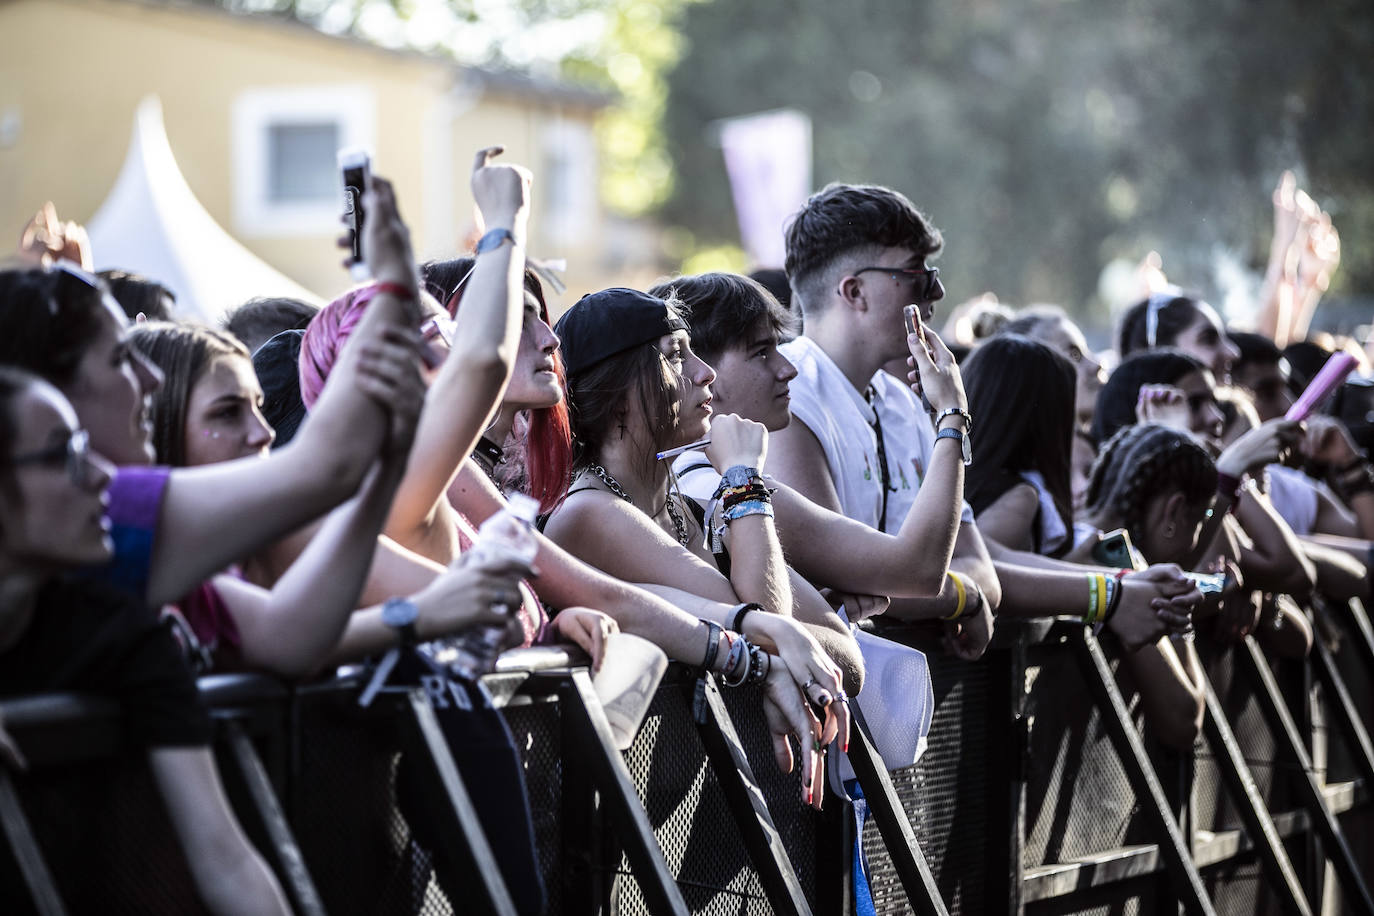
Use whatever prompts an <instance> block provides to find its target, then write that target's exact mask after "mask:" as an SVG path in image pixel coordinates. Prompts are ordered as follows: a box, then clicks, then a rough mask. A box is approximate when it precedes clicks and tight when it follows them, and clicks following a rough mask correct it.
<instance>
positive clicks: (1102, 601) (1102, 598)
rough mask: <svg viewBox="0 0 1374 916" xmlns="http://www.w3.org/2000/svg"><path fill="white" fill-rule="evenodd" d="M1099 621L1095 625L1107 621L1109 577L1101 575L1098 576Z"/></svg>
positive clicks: (1095, 621)
mask: <svg viewBox="0 0 1374 916" xmlns="http://www.w3.org/2000/svg"><path fill="white" fill-rule="evenodd" d="M1096 591H1097V619H1096V620H1094V621H1093V623H1101V622H1102V621H1103V620H1106V619H1107V577H1106V576H1104V575H1102V574H1101V573H1098V574H1097V589H1096Z"/></svg>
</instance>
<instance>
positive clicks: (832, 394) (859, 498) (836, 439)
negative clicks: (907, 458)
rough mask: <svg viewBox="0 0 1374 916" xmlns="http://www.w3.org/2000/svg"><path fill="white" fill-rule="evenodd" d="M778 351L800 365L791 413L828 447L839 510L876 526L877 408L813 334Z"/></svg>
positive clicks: (879, 502)
mask: <svg viewBox="0 0 1374 916" xmlns="http://www.w3.org/2000/svg"><path fill="white" fill-rule="evenodd" d="M778 350H779V351H780V352H781V353H782V355H783V356H786V357H787V359H788V361H789V362H791V363H792V365H793V366H795V367H796V368H797V377H796V378H794V379H793V380H792V384H791V386H790V388H789V389H788V390H789V392H790V394H791V396H792V416H793V417H795V418H796V419H798V420H800V421H802V422H803V423H805V424H806V427H807V429H809V430H811V432H812V434H814V435H815V437H816V441H818V442H820V444H821V448H822V449H823V450H824V451H825V461H826V464H827V465H828V466H829V468H830V479H831V481H832V482H833V483H834V485H835V493H836V494H837V495H838V496H839V498H840V511H841V512H843V513H844V514H845V515H847V516H849V517H850V518H852V519H854V520H855V521H860V522H863V523H864V524H865V525H868V526H870V527H872V528H877V527H878V514H879V512H880V511H881V509H882V504H883V491H882V478H881V475H880V473H879V471H878V440H877V437H876V436H875V434H874V432H873V426H872V423H873V408H872V407H870V406H869V404H868V402H867V401H865V400H864V396H863V394H862V393H861V392H859V391H856V390H855V389H854V386H853V385H851V384H849V379H847V378H845V377H844V373H843V372H841V371H840V367H839V366H836V365H835V361H834V360H832V359H831V358H830V357H829V356H827V355H826V354H825V351H823V350H822V349H821V348H820V347H819V346H817V345H816V343H815V342H814V341H812V340H811V339H810V338H808V337H798V338H797V339H796V340H791V341H788V342H787V343H785V344H783V345H782V346H780V347H778ZM891 495H892V494H889V496H891Z"/></svg>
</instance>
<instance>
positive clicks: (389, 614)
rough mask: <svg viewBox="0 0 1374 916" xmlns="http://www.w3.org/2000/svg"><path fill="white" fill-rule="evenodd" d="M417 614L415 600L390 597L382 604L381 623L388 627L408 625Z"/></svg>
mask: <svg viewBox="0 0 1374 916" xmlns="http://www.w3.org/2000/svg"><path fill="white" fill-rule="evenodd" d="M419 616H420V609H419V608H417V607H416V606H415V602H413V601H407V600H406V599H405V598H392V599H391V600H390V601H388V602H386V603H385V604H383V605H382V623H385V624H386V625H387V626H389V627H406V626H410V625H411V624H412V623H414V622H415V618H416V617H419Z"/></svg>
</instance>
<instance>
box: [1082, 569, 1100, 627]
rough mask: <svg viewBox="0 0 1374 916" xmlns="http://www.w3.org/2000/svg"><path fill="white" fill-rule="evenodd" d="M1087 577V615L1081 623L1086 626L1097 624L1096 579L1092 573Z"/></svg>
mask: <svg viewBox="0 0 1374 916" xmlns="http://www.w3.org/2000/svg"><path fill="white" fill-rule="evenodd" d="M1087 576H1088V613H1086V614H1084V615H1083V622H1084V623H1085V624H1087V625H1088V626H1092V625H1093V624H1095V623H1097V608H1098V603H1097V577H1096V576H1095V575H1094V574H1093V573H1087Z"/></svg>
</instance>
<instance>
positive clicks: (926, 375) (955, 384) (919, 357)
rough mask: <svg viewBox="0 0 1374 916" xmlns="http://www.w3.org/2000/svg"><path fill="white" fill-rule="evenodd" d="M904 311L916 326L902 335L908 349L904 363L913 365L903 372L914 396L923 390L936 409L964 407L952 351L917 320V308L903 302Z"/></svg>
mask: <svg viewBox="0 0 1374 916" xmlns="http://www.w3.org/2000/svg"><path fill="white" fill-rule="evenodd" d="M906 312H907V315H908V320H911V321H913V322H914V324H915V325H916V330H915V331H913V332H911V333H910V334H907V336H906V345H907V349H908V350H910V351H911V357H910V359H909V360H908V363H909V364H910V365H911V366H912V367H913V368H912V371H911V372H910V373H908V374H907V380H908V381H909V382H910V383H911V390H912V391H914V392H916V395H917V396H918V397H919V396H920V395H921V394H923V393H924V395H925V398H926V401H927V402H928V403H929V404H930V406H931V407H932V408H934V409H935V411H936V412H937V413H940V412H942V411H945V410H949V409H951V408H954V409H958V410H964V411H966V410H968V397H967V396H966V395H965V394H964V380H963V376H961V375H960V374H959V365H958V363H956V362H955V361H954V354H953V353H951V352H950V349H949V347H947V346H945V342H944V341H943V340H941V339H940V335H938V334H936V333H935V332H934V331H932V330H930V329H929V328H927V327H926V326H925V323H924V322H923V321H921V312H920V310H919V309H917V308H915V307H914V306H907V308H906Z"/></svg>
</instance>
